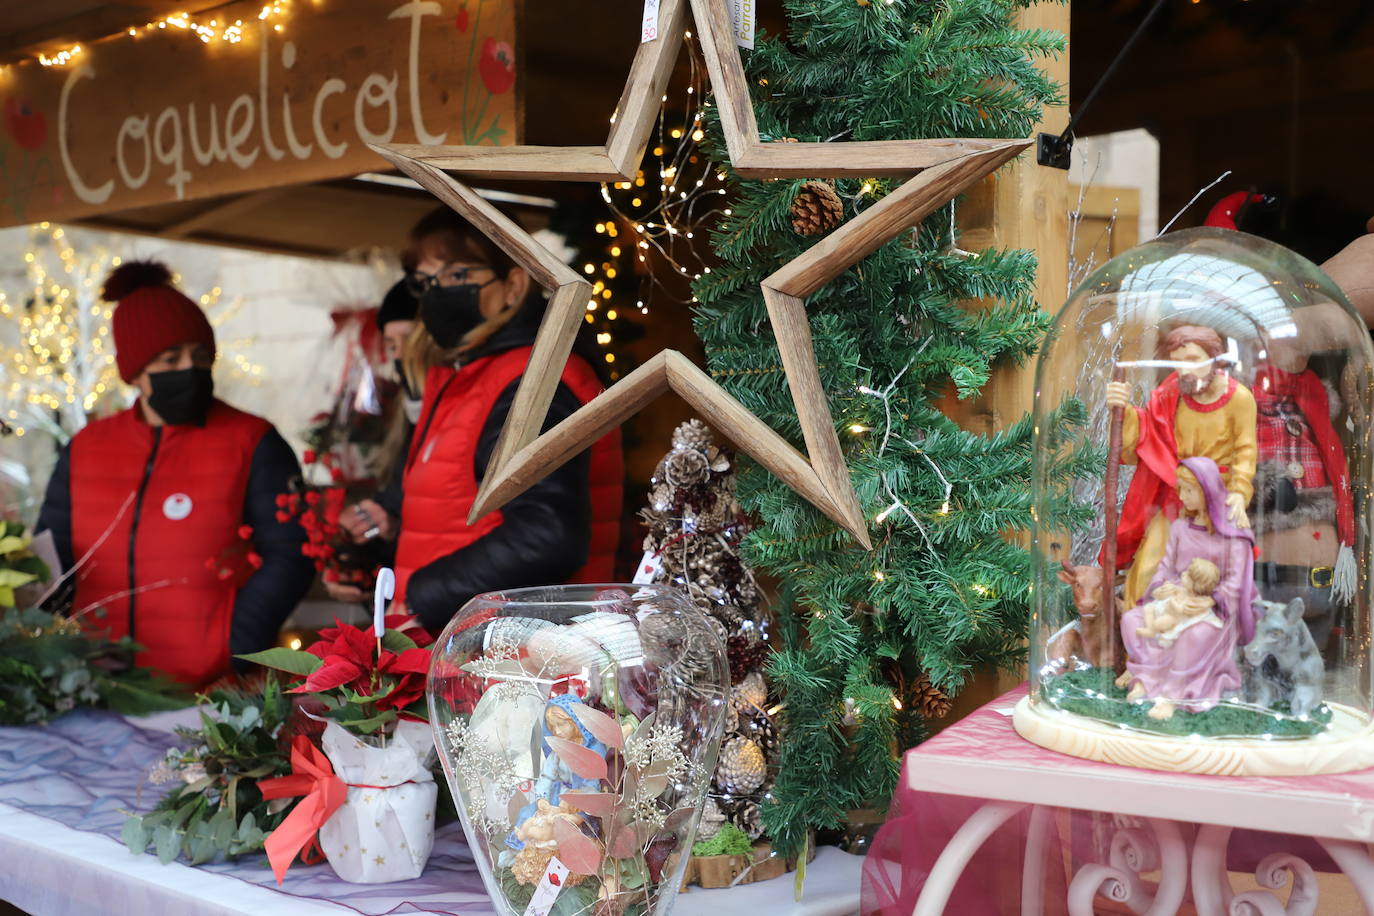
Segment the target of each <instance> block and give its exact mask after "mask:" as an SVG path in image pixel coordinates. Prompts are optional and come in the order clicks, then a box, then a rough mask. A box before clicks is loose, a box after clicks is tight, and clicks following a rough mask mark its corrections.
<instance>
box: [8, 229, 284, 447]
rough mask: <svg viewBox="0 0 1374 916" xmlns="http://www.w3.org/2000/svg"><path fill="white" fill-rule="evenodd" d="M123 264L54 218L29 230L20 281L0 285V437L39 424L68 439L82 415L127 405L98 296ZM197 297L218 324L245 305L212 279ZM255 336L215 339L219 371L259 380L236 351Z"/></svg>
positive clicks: (106, 312) (108, 308)
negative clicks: (78, 240) (79, 243)
mask: <svg viewBox="0 0 1374 916" xmlns="http://www.w3.org/2000/svg"><path fill="white" fill-rule="evenodd" d="M121 262H122V258H121V257H120V255H119V254H117V253H115V251H113V250H112V249H110V248H109V247H108V246H105V245H100V244H96V245H90V246H83V249H82V250H81V251H78V250H77V248H76V247H75V245H74V244H73V243H72V241H71V239H70V238H69V236H68V233H67V231H66V230H65V229H63V228H62V227H61V226H55V225H53V224H51V223H46V222H44V223H39V224H37V225H36V226H33V227H32V228H31V229H30V238H29V245H28V249H27V250H26V251H25V252H24V257H23V263H24V273H23V278H22V280H16V281H14V282H13V283H12V286H11V287H10V288H0V354H3V355H0V435H12V436H15V437H23V436H25V435H28V434H29V433H30V432H40V433H44V434H47V435H49V436H51V437H53V438H54V439H56V440H57V441H59V442H66V441H68V440H69V439H70V438H71V437H72V436H73V435H75V434H76V433H77V432H78V431H79V430H80V429H81V428H82V427H84V426H85V425H86V422H87V419H88V417H90V416H100V415H105V414H108V413H112V412H114V411H116V410H118V409H120V408H122V407H125V406H127V405H128V404H130V403H132V401H133V389H131V388H129V387H128V386H126V385H125V384H124V383H123V382H122V381H121V380H120V378H119V372H118V369H117V368H116V366H115V357H114V342H113V339H112V336H111V331H110V319H111V317H112V316H113V314H114V305H113V304H111V303H108V302H104V301H102V300H101V299H100V287H101V284H102V283H103V282H104V279H105V277H106V276H107V275H108V274H109V272H110V271H111V270H113V269H114V268H116V267H118V266H119V265H120V263H121ZM173 280H174V282H176V283H178V284H179V283H180V281H181V278H180V277H174V278H173ZM198 299H199V302H200V305H201V307H202V308H203V309H205V311H206V316H207V317H208V318H209V320H210V324H211V326H213V327H215V328H216V329H219V328H221V327H222V326H223V325H224V324H225V323H226V322H228V321H229V320H230V319H232V318H233V317H234V316H235V315H236V314H237V313H238V312H239V310H240V308H241V307H242V305H243V300H242V298H241V297H234V298H231V299H228V300H226V299H225V298H224V296H223V290H222V289H221V288H220V287H218V286H215V287H213V288H211V289H210V290H209V291H207V292H205V293H203V294H201V295H200V296H199V297H198ZM253 342H254V341H253V339H252V338H251V337H242V338H236V339H221V340H220V343H219V350H220V356H221V360H220V363H219V370H218V371H219V374H220V378H221V379H223V380H226V381H228V380H233V381H235V382H241V383H247V384H250V385H259V384H261V383H262V379H263V368H262V366H261V365H259V364H257V363H255V362H254V361H253V360H251V359H249V357H248V356H247V355H246V354H245V352H244V351H245V350H247V349H248V348H250V347H251V346H252V344H253Z"/></svg>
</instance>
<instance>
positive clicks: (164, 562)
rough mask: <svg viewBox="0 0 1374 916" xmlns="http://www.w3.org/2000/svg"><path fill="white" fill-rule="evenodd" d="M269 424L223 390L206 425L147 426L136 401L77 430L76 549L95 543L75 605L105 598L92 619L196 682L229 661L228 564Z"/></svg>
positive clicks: (153, 661) (152, 662) (144, 656)
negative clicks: (224, 566) (224, 567)
mask: <svg viewBox="0 0 1374 916" xmlns="http://www.w3.org/2000/svg"><path fill="white" fill-rule="evenodd" d="M269 429H271V426H270V425H269V424H268V422H267V421H266V420H262V419H259V418H258V417H255V416H253V415H251V414H246V413H244V412H243V411H241V410H236V409H235V408H233V407H230V406H229V405H228V404H224V403H222V402H220V401H216V402H215V403H214V405H213V406H212V407H211V408H210V414H209V417H208V418H207V420H206V424H205V426H204V427H196V426H161V427H155V426H149V425H148V424H147V423H146V422H144V420H143V417H142V416H141V415H140V413H139V407H138V405H137V404H135V405H134V406H133V407H132V408H130V409H129V410H126V411H124V412H123V413H120V414H116V415H115V416H113V417H109V418H108V419H104V420H97V421H96V422H94V423H92V424H90V425H89V426H87V427H86V428H85V429H83V430H82V431H81V432H79V433H78V434H77V435H76V437H75V438H74V439H72V444H71V452H70V462H71V478H70V480H71V484H70V486H71V500H72V510H71V511H72V555H73V556H74V557H76V558H77V559H78V560H79V559H80V558H81V557H83V556H85V555H86V553H87V552H90V553H91V557H90V559H89V560H87V561H86V565H85V566H83V567H82V569H81V572H80V573H78V584H77V589H76V607H77V608H78V609H81V608H85V607H88V606H91V605H99V606H100V607H103V608H104V609H105V614H104V616H103V617H100V618H97V619H94V620H91V623H90V626H91V628H92V629H98V630H108V631H109V633H110V635H111V636H112V637H113V638H115V639H118V638H119V637H121V636H125V635H128V636H131V637H132V638H133V639H134V640H135V641H136V642H138V643H139V644H140V645H142V646H143V647H144V648H145V651H143V652H141V653H139V656H138V662H139V664H141V665H146V666H148V667H151V668H156V669H157V670H159V671H162V672H164V673H166V674H167V675H169V676H171V677H173V678H175V679H176V680H178V681H180V682H182V683H183V684H186V685H188V686H192V687H200V686H203V685H205V684H207V683H209V682H210V681H213V680H215V679H216V678H218V677H220V676H222V675H224V674H227V673H228V672H229V625H230V622H231V620H232V618H233V613H234V594H235V585H234V583H233V581H232V580H229V581H225V580H222V579H221V578H220V573H219V568H220V564H221V563H223V562H224V560H225V557H226V555H227V554H228V553H229V552H230V551H231V550H232V549H236V548H237V547H238V545H240V544H242V543H243V542H242V540H241V539H240V538H239V536H238V528H239V526H240V525H241V524H243V501H244V497H245V495H246V493H247V488H248V472H249V470H250V468H251V466H252V462H253V451H254V450H255V449H256V448H257V446H258V443H259V442H260V441H261V440H262V437H263V435H264V434H266V433H267V431H268V430H269ZM131 593H132V594H131ZM92 613H94V612H92ZM90 616H91V615H89V614H88V615H87V617H88V619H89V617H90Z"/></svg>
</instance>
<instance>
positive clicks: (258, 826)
mask: <svg viewBox="0 0 1374 916" xmlns="http://www.w3.org/2000/svg"><path fill="white" fill-rule="evenodd" d="M202 699H203V700H205V701H206V702H205V703H203V705H202V706H201V708H200V723H201V724H200V728H178V729H177V734H178V736H180V737H181V739H182V741H183V744H184V746H183V747H175V748H172V749H170V750H169V751H168V752H167V756H166V757H165V758H163V760H162V761H161V762H160V763H159V764H158V766H157V768H156V769H155V770H154V771H153V773H152V775H151V776H150V780H151V781H152V782H154V783H161V782H172V781H175V782H177V783H178V784H177V785H176V786H175V787H174V788H173V789H172V790H171V791H170V792H168V793H167V794H166V795H165V796H164V797H163V798H162V800H161V801H160V802H158V804H157V806H156V807H155V808H153V810H152V811H151V812H149V813H148V814H144V815H137V814H134V815H130V816H129V818H128V820H126V821H125V822H124V831H123V839H124V843H125V845H127V846H128V847H129V849H130V851H132V852H136V853H141V852H143V851H144V850H146V849H147V848H148V846H149V844H151V845H152V846H153V849H154V850H155V851H156V852H157V857H158V859H160V860H161V861H162V863H163V864H164V865H165V864H166V863H168V862H171V861H172V860H173V859H176V858H177V857H178V856H181V857H184V858H185V859H187V860H188V861H189V862H190V864H192V865H199V864H201V863H202V862H210V861H219V860H222V859H226V858H233V857H235V856H241V855H244V854H247V853H254V852H258V851H259V850H261V849H262V844H263V841H264V840H266V839H267V835H268V834H270V833H271V832H272V831H273V830H274V829H275V828H276V827H277V825H278V824H280V823H281V822H282V820H284V819H285V817H286V815H287V813H288V812H289V811H290V810H291V808H292V806H294V804H295V802H296V800H295V799H280V800H275V801H271V802H269V801H267V800H265V799H263V797H262V793H261V792H260V791H259V790H258V781H259V780H262V779H271V778H273V777H276V776H286V775H288V774H289V773H290V772H291V760H290V757H289V756H288V755H287V753H286V752H285V751H284V750H283V746H282V743H281V742H280V740H279V738H280V733H281V729H282V726H283V725H285V723H286V721H287V718H288V716H289V715H290V713H291V704H290V702H289V701H288V700H287V698H286V697H285V696H284V695H283V694H282V692H281V688H280V687H278V686H277V683H276V681H275V680H273V679H270V678H269V679H268V681H267V684H266V686H265V688H264V690H263V693H262V695H261V696H252V695H248V694H242V693H234V692H229V691H217V692H216V693H214V694H212V695H211V696H210V697H208V698H202Z"/></svg>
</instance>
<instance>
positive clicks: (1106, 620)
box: [1045, 560, 1125, 670]
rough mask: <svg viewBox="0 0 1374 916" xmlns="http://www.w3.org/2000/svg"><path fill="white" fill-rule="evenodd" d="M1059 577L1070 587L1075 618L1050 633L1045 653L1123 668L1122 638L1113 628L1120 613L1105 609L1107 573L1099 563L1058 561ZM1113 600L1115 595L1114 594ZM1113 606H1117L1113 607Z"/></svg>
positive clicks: (1054, 656)
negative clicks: (1092, 564) (1076, 614)
mask: <svg viewBox="0 0 1374 916" xmlns="http://www.w3.org/2000/svg"><path fill="white" fill-rule="evenodd" d="M1060 565H1061V566H1062V567H1063V568H1062V569H1061V570H1060V571H1059V576H1058V578H1059V581H1060V582H1063V583H1064V584H1066V585H1068V586H1069V587H1070V588H1071V589H1072V590H1073V606H1074V609H1075V610H1077V611H1078V619H1077V620H1076V621H1074V622H1073V623H1070V624H1068V625H1067V626H1065V627H1063V628H1061V629H1060V630H1059V631H1058V632H1057V633H1055V634H1054V635H1053V636H1051V637H1050V641H1049V645H1048V646H1047V647H1046V652H1045V654H1046V656H1047V657H1048V658H1051V659H1058V658H1062V659H1068V658H1077V659H1079V660H1080V661H1084V662H1087V663H1088V664H1090V665H1092V666H1094V667H1097V668H1115V669H1117V670H1123V669H1124V668H1125V659H1124V657H1120V656H1121V654H1122V651H1123V650H1122V647H1121V639H1120V637H1119V636H1118V635H1117V634H1116V632H1115V628H1116V626H1117V620H1119V619H1120V615H1119V614H1116V613H1104V604H1103V584H1104V582H1105V581H1106V577H1105V575H1104V574H1103V570H1102V567H1100V566H1074V565H1072V564H1071V563H1069V562H1068V561H1067V560H1065V561H1063V562H1062V563H1061V564H1060ZM1113 603H1114V604H1117V603H1118V602H1116V601H1115V596H1113ZM1112 610H1119V608H1115V607H1114V608H1113V609H1112Z"/></svg>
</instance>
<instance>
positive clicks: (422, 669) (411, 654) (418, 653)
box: [388, 648, 430, 674]
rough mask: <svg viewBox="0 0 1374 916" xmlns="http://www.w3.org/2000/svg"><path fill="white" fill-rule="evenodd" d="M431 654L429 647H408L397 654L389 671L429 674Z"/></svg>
mask: <svg viewBox="0 0 1374 916" xmlns="http://www.w3.org/2000/svg"><path fill="white" fill-rule="evenodd" d="M429 662H430V654H429V650H428V649H420V648H414V649H406V650H405V651H404V652H402V653H401V654H400V655H398V656H396V661H394V662H392V663H391V666H390V668H388V670H389V671H393V672H399V673H401V674H429Z"/></svg>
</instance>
